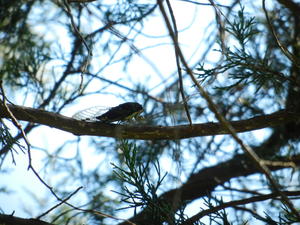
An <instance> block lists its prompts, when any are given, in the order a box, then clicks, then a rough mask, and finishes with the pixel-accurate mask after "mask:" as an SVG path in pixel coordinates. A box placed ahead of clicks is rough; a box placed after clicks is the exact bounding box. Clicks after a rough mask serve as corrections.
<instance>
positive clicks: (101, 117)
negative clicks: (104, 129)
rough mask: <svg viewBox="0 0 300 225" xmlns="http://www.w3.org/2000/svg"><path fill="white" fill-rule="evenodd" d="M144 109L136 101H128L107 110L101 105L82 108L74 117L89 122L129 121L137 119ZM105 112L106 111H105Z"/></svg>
mask: <svg viewBox="0 0 300 225" xmlns="http://www.w3.org/2000/svg"><path fill="white" fill-rule="evenodd" d="M142 111H143V107H142V106H141V105H140V104H139V103H136V102H126V103H123V104H120V105H118V106H115V107H112V108H110V109H108V110H106V112H104V108H103V107H100V106H94V107H91V108H88V109H84V110H81V111H79V112H77V113H76V114H74V115H73V118H74V119H77V120H83V121H88V122H97V121H98V122H103V123H111V122H116V121H128V120H131V119H132V118H135V119H137V118H138V116H139V114H140V113H141V112H142ZM103 112H104V113H103Z"/></svg>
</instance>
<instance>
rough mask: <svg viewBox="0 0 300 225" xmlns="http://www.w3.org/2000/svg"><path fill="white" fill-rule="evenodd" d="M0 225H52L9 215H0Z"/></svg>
mask: <svg viewBox="0 0 300 225" xmlns="http://www.w3.org/2000/svg"><path fill="white" fill-rule="evenodd" d="M0 224H1V225H53V224H51V223H47V222H44V221H42V220H37V219H23V218H20V217H15V216H11V215H4V214H0Z"/></svg>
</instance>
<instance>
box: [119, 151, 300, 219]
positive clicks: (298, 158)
mask: <svg viewBox="0 0 300 225" xmlns="http://www.w3.org/2000/svg"><path fill="white" fill-rule="evenodd" d="M287 158H288V159H287ZM287 158H285V157H278V160H279V161H283V162H292V163H294V164H295V165H297V166H299V165H300V155H295V156H293V157H287ZM283 168H286V167H284V166H270V167H269V169H270V170H271V171H276V170H280V169H283ZM260 172H261V171H260V170H259V169H258V168H257V167H256V166H255V164H254V163H253V161H252V160H251V159H249V157H248V156H247V155H245V154H242V155H236V156H235V157H233V158H232V159H230V160H227V161H225V162H223V163H219V164H217V165H215V166H211V167H207V168H204V169H202V170H200V171H199V172H198V173H196V174H193V175H192V176H191V177H190V178H189V179H188V181H187V182H186V183H184V184H183V185H182V186H181V187H179V188H175V189H172V190H170V191H167V192H165V193H164V194H162V195H161V196H160V197H159V199H158V201H159V202H163V203H165V204H167V203H168V204H170V205H172V206H173V207H174V208H173V210H174V212H175V211H176V210H177V209H178V208H179V207H180V205H181V204H183V203H184V202H190V201H193V200H195V199H198V198H201V197H204V196H207V195H208V194H209V193H211V192H212V191H213V190H214V189H215V188H216V187H217V186H219V185H222V184H224V183H225V182H227V181H229V180H231V179H232V178H236V177H244V176H249V175H252V174H255V173H260ZM174 202H176V203H177V204H176V205H174V204H173V203H174ZM161 204H162V203H161ZM129 220H130V221H131V222H133V223H136V224H139V225H150V224H151V223H149V221H151V215H149V214H147V208H146V209H143V211H142V212H140V213H139V214H137V215H135V216H134V217H132V218H130V219H129ZM119 225H127V223H126V222H123V223H121V224H119Z"/></svg>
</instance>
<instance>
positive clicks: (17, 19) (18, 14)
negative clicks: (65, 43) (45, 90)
mask: <svg viewBox="0 0 300 225" xmlns="http://www.w3.org/2000/svg"><path fill="white" fill-rule="evenodd" d="M6 5H7V8H6V10H3V14H1V17H3V16H4V17H5V18H3V20H1V19H0V21H2V23H1V24H0V37H1V39H0V50H1V51H0V52H1V53H0V58H1V64H0V66H1V68H0V79H3V80H5V81H6V82H7V83H8V84H10V85H12V86H14V85H15V86H20V87H24V86H27V88H28V84H34V86H35V87H36V86H40V85H41V84H42V80H41V74H39V72H41V71H39V70H41V67H42V66H43V65H44V63H45V62H47V61H48V60H49V59H50V56H49V47H48V45H47V44H45V43H44V42H43V40H42V37H40V36H38V35H37V34H35V33H34V32H33V31H32V30H31V26H30V24H28V22H25V21H26V20H24V18H27V17H28V16H29V14H30V12H31V8H32V2H29V3H27V4H25V5H24V4H20V2H19V1H11V2H9V3H6Z"/></svg>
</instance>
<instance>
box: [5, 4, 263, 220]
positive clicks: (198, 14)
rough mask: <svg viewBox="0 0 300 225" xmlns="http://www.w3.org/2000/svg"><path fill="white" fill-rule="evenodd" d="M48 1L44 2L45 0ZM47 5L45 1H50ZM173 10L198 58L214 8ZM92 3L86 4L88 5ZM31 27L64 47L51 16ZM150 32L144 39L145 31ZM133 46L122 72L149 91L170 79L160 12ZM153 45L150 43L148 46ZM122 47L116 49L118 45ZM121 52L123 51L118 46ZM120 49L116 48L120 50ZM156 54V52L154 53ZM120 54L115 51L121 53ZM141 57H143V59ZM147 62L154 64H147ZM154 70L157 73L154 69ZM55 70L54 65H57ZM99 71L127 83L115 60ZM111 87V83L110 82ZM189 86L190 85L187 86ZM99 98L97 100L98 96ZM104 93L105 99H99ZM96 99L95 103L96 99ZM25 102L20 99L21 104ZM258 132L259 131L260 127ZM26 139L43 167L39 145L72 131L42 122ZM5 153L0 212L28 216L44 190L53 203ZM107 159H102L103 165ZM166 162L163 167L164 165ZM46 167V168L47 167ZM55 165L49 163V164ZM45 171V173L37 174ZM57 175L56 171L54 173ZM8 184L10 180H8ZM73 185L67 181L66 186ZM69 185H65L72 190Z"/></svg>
mask: <svg viewBox="0 0 300 225" xmlns="http://www.w3.org/2000/svg"><path fill="white" fill-rule="evenodd" d="M49 4H50V3H49ZM50 5H51V4H50ZM172 5H173V10H174V14H175V16H176V20H177V26H178V30H179V31H180V34H179V42H180V44H181V47H182V50H183V52H184V54H185V56H186V58H187V59H188V61H189V63H190V65H194V64H195V63H196V62H197V60H198V59H199V55H201V54H202V52H203V51H204V50H205V47H206V46H204V44H205V43H203V42H202V41H203V39H206V38H208V37H207V35H208V34H209V33H210V32H211V29H212V28H208V25H209V23H210V22H211V21H212V20H213V19H214V12H213V10H212V9H211V7H209V6H206V7H197V8H196V7H195V6H194V5H193V4H189V3H186V2H183V1H172ZM91 8H92V7H91ZM53 10H54V9H52V8H50V12H52V13H55V11H53ZM40 16H47V15H45V14H43V11H39V10H38V9H37V10H36V12H35V14H33V15H32V20H35V19H36V18H37V17H40ZM88 25H89V26H88V27H87V30H88V29H90V30H93V29H95V28H97V27H99V24H97V22H94V23H88ZM34 29H35V30H36V32H41V33H44V34H45V35H46V38H47V39H49V40H59V43H60V44H61V46H63V47H64V50H65V51H69V50H70V49H69V39H68V35H67V32H66V31H65V30H64V29H63V27H62V26H60V25H58V24H57V21H53V23H51V24H50V25H49V26H47V28H45V26H44V25H43V24H39V25H36V26H35V27H34ZM149 36H150V37H155V38H152V39H149V38H148V37H149ZM158 43H164V44H163V45H160V46H156V45H157V44H158ZM135 45H136V46H137V48H139V49H145V48H146V49H145V50H143V51H142V54H141V55H136V56H135V57H134V58H133V61H132V62H131V64H130V66H129V67H128V70H127V73H126V74H130V77H131V78H132V79H134V81H135V82H137V83H138V82H140V83H145V82H147V84H148V85H149V89H150V90H151V91H150V93H149V94H152V95H154V96H155V94H157V93H160V90H161V89H162V87H161V85H162V84H161V83H162V80H163V79H166V78H168V79H170V80H172V79H173V80H174V79H175V77H176V76H177V75H176V73H175V72H176V71H175V70H174V68H176V64H175V63H176V62H175V58H174V49H173V47H172V45H170V39H169V37H168V32H167V30H166V29H165V24H164V22H163V20H162V18H161V16H159V15H158V16H157V17H151V19H148V20H147V21H145V26H144V29H143V35H141V36H140V37H139V38H137V41H136V43H135ZM149 46H156V47H153V48H152V47H149ZM121 52H122V51H121ZM124 52H125V51H124ZM120 54H122V53H120ZM157 54H159V57H158V55H157ZM121 56H122V55H119V57H121ZM217 57H218V55H216V53H215V52H212V53H211V54H209V55H208V60H211V61H214V60H215V59H216V58H217ZM145 59H147V60H146V61H145ZM99 60H102V58H101V57H99V54H97V52H95V54H94V56H93V58H92V65H93V69H94V71H97V70H98V69H99V68H97V64H99V63H97V62H99ZM61 64H62V62H58V61H53V62H51V63H50V64H49V65H48V66H49V67H52V66H55V67H57V68H58V66H60V65H61ZM153 65H155V66H156V68H155V67H153ZM156 69H157V70H159V73H157V70H156ZM57 71H58V72H59V69H58V70H57ZM101 75H102V76H103V77H107V78H111V77H112V76H115V77H116V78H115V80H119V79H121V81H120V83H122V84H125V85H126V84H127V83H126V81H125V80H124V79H122V76H123V75H124V71H123V69H122V67H121V65H119V66H118V64H114V65H112V66H109V67H107V68H106V69H105V70H104V71H102V73H101ZM97 85H98V83H96V82H95V84H94V85H91V86H90V90H91V91H94V90H97V89H98V88H99V87H98V86H97ZM114 88H115V87H114ZM191 88H192V87H191ZM110 91H112V92H120V93H121V92H122V90H120V89H118V88H115V89H110ZM98 98H99V101H97V104H96V105H104V106H106V105H109V106H114V105H118V104H120V103H122V102H121V101H122V99H120V98H118V97H117V96H114V95H111V96H109V97H107V96H97V99H98ZM102 98H103V100H102ZM15 99H16V103H18V104H22V103H23V102H24V101H23V100H24V99H23V96H21V95H20V96H18V95H16V96H15ZM104 99H105V100H104ZM98 102H99V103H98ZM26 104H28V106H30V100H29V101H27V103H26ZM26 104H25V105H26ZM92 106H95V96H89V97H87V98H84V99H83V100H81V101H78V102H75V104H73V105H71V106H68V107H66V108H65V109H64V110H63V111H62V114H64V115H66V116H72V115H73V114H74V113H76V112H77V111H79V110H81V109H83V108H88V107H92ZM261 132H262V131H258V132H257V137H262V135H261ZM263 132H264V131H263ZM28 137H29V140H30V142H31V144H32V145H33V146H36V147H38V148H40V149H41V150H40V151H39V150H34V151H32V157H33V162H34V166H35V167H36V168H37V170H38V171H41V170H42V168H43V167H44V165H43V163H44V161H43V158H44V157H45V153H44V152H43V151H42V149H47V151H49V152H53V151H54V150H55V149H56V148H58V147H59V146H60V145H62V144H63V143H64V142H65V141H66V140H74V139H76V138H77V137H75V136H74V135H73V134H70V133H66V132H63V131H60V130H57V129H54V128H49V127H46V126H41V127H39V128H38V129H35V130H34V131H33V132H31V133H30V134H29V136H28ZM83 146H84V147H85V148H87V147H88V146H87V142H85V143H83ZM86 152H89V154H87V153H85V160H86V161H87V162H89V161H93V162H94V163H95V164H97V162H95V161H94V160H95V158H96V157H95V154H96V153H95V152H94V151H92V150H91V151H86ZM75 153H76V151H75V149H74V148H70V149H69V151H68V152H64V153H63V155H61V156H62V157H72V155H74V154H75ZM8 158H9V159H7V160H6V162H5V163H4V165H3V166H2V167H3V168H9V170H10V171H11V172H10V173H8V174H6V175H2V177H1V180H0V186H2V185H3V184H9V186H8V187H9V188H11V187H12V186H13V191H14V192H12V193H11V194H10V195H3V194H1V193H0V205H1V206H2V209H3V210H4V212H5V213H6V214H10V213H12V212H13V211H15V216H20V217H28V216H29V215H30V216H37V215H38V213H41V210H40V208H38V209H36V208H35V202H34V201H32V197H33V195H36V196H37V197H40V196H45V202H47V204H46V205H45V209H47V208H49V207H51V206H53V204H55V203H56V201H55V200H54V198H52V197H49V191H48V190H47V189H46V188H45V187H44V186H43V185H42V184H41V182H40V181H39V180H38V179H37V178H36V177H35V175H34V174H33V173H32V172H31V171H28V170H27V166H28V157H27V155H26V154H23V153H19V154H15V160H16V165H12V163H11V159H10V156H8ZM97 159H98V160H99V161H101V160H103V158H102V157H101V156H99V155H97ZM109 164H110V162H108V165H109ZM89 166H90V167H91V168H93V166H94V165H93V164H91V163H87V164H86V170H89V169H91V168H89ZM168 167H169V168H168ZM171 167H172V165H171V164H169V165H167V166H166V168H165V170H171ZM50 169H51V168H50ZM53 169H55V168H53ZM43 175H46V174H43ZM57 179H59V177H58V178H57ZM12 184H13V185H12ZM72 188H73V187H72ZM72 188H71V189H70V191H72ZM23 206H26V207H28V206H29V207H30V208H31V209H30V210H24V208H23Z"/></svg>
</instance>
